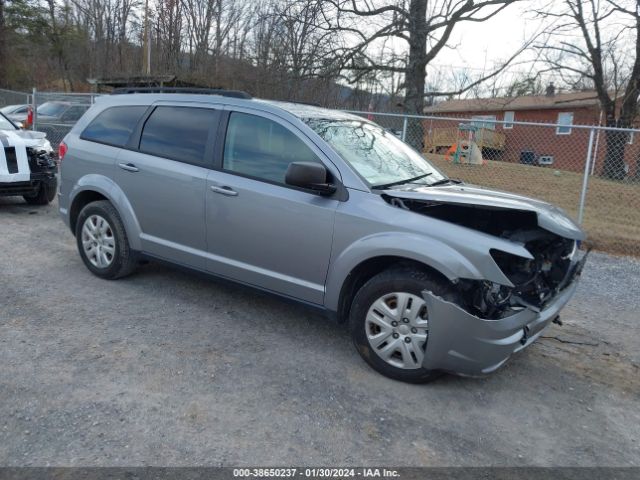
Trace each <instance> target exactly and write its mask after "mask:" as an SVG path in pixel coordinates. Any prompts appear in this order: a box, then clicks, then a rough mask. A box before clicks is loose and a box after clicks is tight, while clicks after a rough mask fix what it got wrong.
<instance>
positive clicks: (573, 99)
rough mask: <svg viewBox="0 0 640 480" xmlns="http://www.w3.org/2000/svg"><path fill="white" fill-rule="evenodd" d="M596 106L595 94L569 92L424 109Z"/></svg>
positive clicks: (454, 102)
mask: <svg viewBox="0 0 640 480" xmlns="http://www.w3.org/2000/svg"><path fill="white" fill-rule="evenodd" d="M596 105H598V97H597V95H596V92H594V91H587V92H570V93H556V94H555V95H553V96H547V95H525V96H522V97H499V98H474V99H467V100H447V101H446V102H441V103H438V104H436V105H434V106H432V107H427V108H425V109H424V111H425V113H427V112H428V113H442V112H451V113H453V112H456V113H457V112H493V111H504V110H546V109H561V108H579V107H591V106H596Z"/></svg>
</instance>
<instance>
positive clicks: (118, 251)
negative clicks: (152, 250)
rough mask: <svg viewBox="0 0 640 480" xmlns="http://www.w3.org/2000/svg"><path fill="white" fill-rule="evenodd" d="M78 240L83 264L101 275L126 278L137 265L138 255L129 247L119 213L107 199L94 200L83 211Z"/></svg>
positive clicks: (97, 274) (111, 277) (103, 276)
mask: <svg viewBox="0 0 640 480" xmlns="http://www.w3.org/2000/svg"><path fill="white" fill-rule="evenodd" d="M76 243H77V245H78V252H79V253H80V257H81V258H82V261H83V262H84V264H85V265H86V266H87V268H88V269H89V270H90V271H91V272H92V273H93V274H94V275H96V276H98V277H100V278H104V279H107V280H115V279H117V278H122V277H125V276H127V275H129V274H131V273H132V272H133V271H134V270H135V268H136V266H137V264H138V261H137V260H138V255H137V253H136V252H135V251H133V250H131V247H130V246H129V240H128V238H127V233H126V231H125V229H124V224H123V223H122V220H121V219H120V215H119V214H118V211H117V210H116V209H115V207H114V206H113V205H112V204H111V203H110V202H109V201H107V200H100V201H96V202H91V203H89V204H88V205H86V206H85V207H84V208H83V209H82V210H81V211H80V214H79V215H78V220H77V222H76Z"/></svg>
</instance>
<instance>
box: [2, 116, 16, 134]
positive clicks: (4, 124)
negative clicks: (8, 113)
mask: <svg viewBox="0 0 640 480" xmlns="http://www.w3.org/2000/svg"><path fill="white" fill-rule="evenodd" d="M17 128H18V127H16V126H15V125H14V124H13V122H11V121H9V120H7V118H5V116H4V115H2V114H1V113H0V130H16V129H17Z"/></svg>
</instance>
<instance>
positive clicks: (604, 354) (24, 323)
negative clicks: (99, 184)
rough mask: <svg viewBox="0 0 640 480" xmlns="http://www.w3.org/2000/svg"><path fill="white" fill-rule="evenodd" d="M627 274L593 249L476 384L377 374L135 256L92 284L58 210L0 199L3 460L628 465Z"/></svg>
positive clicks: (638, 389)
mask: <svg viewBox="0 0 640 480" xmlns="http://www.w3.org/2000/svg"><path fill="white" fill-rule="evenodd" d="M639 284H640V264H639V263H638V262H637V261H636V260H633V259H628V258H615V257H610V256H607V255H603V254H593V257H592V258H591V261H590V263H589V264H588V266H587V268H586V269H585V272H584V276H583V280H582V283H581V286H580V288H579V291H578V293H577V295H576V297H575V298H574V300H573V301H572V302H571V304H570V305H569V306H568V307H567V309H566V310H565V313H564V316H563V318H564V322H565V325H564V326H563V327H559V326H556V325H553V326H551V327H550V329H549V330H548V331H547V332H545V336H544V338H542V339H540V341H538V342H537V343H536V344H534V345H533V346H531V347H530V348H529V349H527V350H526V351H524V352H522V353H521V354H519V355H517V356H515V357H514V358H513V359H512V360H511V362H509V363H508V364H507V365H506V366H505V367H504V368H503V369H501V370H500V371H498V372H497V373H495V374H493V375H492V376H490V377H488V378H484V379H463V378H458V377H454V376H444V377H442V378H441V379H439V380H438V381H436V382H434V383H431V384H429V385H420V386H416V385H406V384H402V383H398V382H394V381H392V380H389V379H386V378H384V377H382V376H380V375H378V374H376V373H375V372H373V371H372V370H371V369H369V368H368V367H367V366H366V365H365V364H364V362H362V361H361V360H360V358H359V357H358V355H357V353H356V352H355V350H354V349H353V348H352V346H351V344H350V341H349V338H348V336H347V334H346V331H345V330H344V328H343V327H340V326H338V325H335V324H333V323H331V322H329V321H326V320H325V319H323V318H322V317H320V316H318V315H317V314H314V313H310V312H309V311H307V310H305V309H303V308H301V307H299V306H295V305H290V304H287V303H283V302H282V301H280V300H278V299H275V298H271V297H266V296H263V295H260V294H257V293H256V292H254V291H252V290H249V289H246V288H240V287H235V286H231V285H228V284H223V283H220V282H217V281H214V280H211V279H207V278H202V277H199V276H195V275H190V274H187V273H184V272H180V271H177V270H174V269H170V268H167V267H164V266H159V265H155V264H149V265H146V266H144V267H142V268H141V269H140V271H139V272H138V273H137V274H136V275H134V276H132V277H129V278H127V279H123V280H120V281H116V282H106V281H103V280H100V279H98V278H96V277H94V276H92V275H91V274H90V273H89V272H88V270H87V269H86V268H85V267H84V265H83V264H82V262H81V260H80V258H79V256H78V255H77V253H76V251H75V244H74V240H73V237H72V236H71V234H70V233H69V232H68V230H67V229H66V228H65V227H64V226H63V224H62V222H61V221H60V220H59V219H58V218H57V212H56V207H55V206H53V205H52V206H49V207H44V208H41V207H38V208H34V207H29V206H27V205H25V204H23V203H22V202H20V201H19V200H8V199H0V307H1V308H0V365H1V366H2V367H1V368H0V465H12V466H22V465H40V466H42V465H65V466H78V465H83V466H116V465H118V466H133V465H281V466H282V465H309V464H310V465H329V466H335V465H367V464H369V465H370V464H375V465H386V466H418V465H433V466H436V465H437V466H459V465H466V466H493V465H538V466H570V465H583V466H586V465H602V466H605V465H606V466H628V465H640V432H639V431H638V428H637V427H638V425H640V409H638V404H639V403H638V402H639V400H640V375H639V373H640V372H639V366H638V365H639V362H640V357H639V351H640V349H639V348H638V347H639V343H640V342H639V340H638V335H637V332H638V314H637V310H638V302H637V299H638V290H639Z"/></svg>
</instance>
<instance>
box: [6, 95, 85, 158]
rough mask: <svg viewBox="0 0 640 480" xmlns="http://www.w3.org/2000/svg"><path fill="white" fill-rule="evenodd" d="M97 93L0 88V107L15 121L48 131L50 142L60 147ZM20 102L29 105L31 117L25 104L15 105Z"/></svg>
mask: <svg viewBox="0 0 640 480" xmlns="http://www.w3.org/2000/svg"><path fill="white" fill-rule="evenodd" d="M96 97H97V95H96V94H93V93H61V92H39V91H37V90H35V89H34V90H33V91H32V92H31V93H26V92H16V91H13V90H3V89H0V109H3V113H5V115H6V116H7V117H8V118H9V119H11V120H12V121H13V122H15V123H16V124H19V125H20V124H21V125H25V126H27V128H30V129H33V130H38V131H41V132H45V133H46V134H47V138H48V139H49V141H50V142H51V145H52V146H53V147H54V148H55V149H57V147H58V145H59V144H60V142H61V141H62V139H63V138H64V137H65V135H66V134H67V133H68V132H69V130H71V128H72V127H73V125H75V123H76V122H77V121H78V120H79V119H80V117H82V115H83V114H84V112H86V111H87V110H88V109H89V107H91V105H92V104H93V102H94V101H95V98H96ZM20 106H23V107H24V106H30V107H31V110H32V112H33V114H32V117H31V118H29V113H28V112H27V111H26V110H25V109H24V108H16V109H15V110H14V109H13V108H12V107H20ZM29 121H31V123H29Z"/></svg>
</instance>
